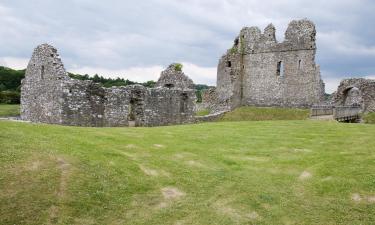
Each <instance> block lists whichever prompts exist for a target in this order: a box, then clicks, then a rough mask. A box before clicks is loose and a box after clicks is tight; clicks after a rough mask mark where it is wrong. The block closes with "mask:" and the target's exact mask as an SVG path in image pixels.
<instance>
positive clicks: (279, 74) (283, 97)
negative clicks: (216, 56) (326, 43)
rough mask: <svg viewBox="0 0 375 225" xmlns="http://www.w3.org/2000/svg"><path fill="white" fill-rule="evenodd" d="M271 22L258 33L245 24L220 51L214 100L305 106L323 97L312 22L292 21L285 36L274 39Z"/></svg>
mask: <svg viewBox="0 0 375 225" xmlns="http://www.w3.org/2000/svg"><path fill="white" fill-rule="evenodd" d="M275 31H276V30H275V27H274V26H273V25H272V24H270V25H269V26H267V27H266V28H265V30H264V32H263V33H262V32H261V30H260V29H259V28H258V27H245V28H243V29H242V30H241V32H240V34H239V36H238V37H237V38H236V39H235V41H234V45H233V47H232V48H231V49H229V50H228V51H227V53H226V54H225V55H223V56H222V57H221V59H220V60H219V64H218V69H217V87H216V92H217V94H216V95H217V96H218V104H219V105H223V104H224V103H225V102H227V104H228V106H227V107H229V108H231V109H233V108H236V107H238V106H241V105H254V106H281V107H310V106H312V105H313V104H318V103H319V102H321V101H323V99H324V83H323V82H322V80H321V77H320V69H319V66H318V65H316V63H315V53H316V43H315V36H316V30H315V25H314V24H313V23H312V22H311V21H309V20H306V19H304V20H298V21H292V22H291V23H290V24H289V26H288V29H287V30H286V33H285V41H284V42H281V43H278V42H277V40H276V35H275Z"/></svg>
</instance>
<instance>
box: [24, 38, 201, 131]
mask: <svg viewBox="0 0 375 225" xmlns="http://www.w3.org/2000/svg"><path fill="white" fill-rule="evenodd" d="M170 68H171V66H170V67H169V68H168V69H167V70H166V71H164V72H163V73H162V77H163V78H165V77H169V78H170V77H175V78H176V77H180V78H183V79H176V80H173V79H171V80H169V81H168V82H169V83H171V84H173V86H168V87H164V86H163V85H160V86H159V87H157V88H150V89H148V88H145V87H143V86H141V85H131V86H126V87H112V88H104V87H102V86H101V85H100V84H96V83H94V82H92V81H80V80H73V79H70V78H69V76H68V75H67V73H66V71H65V69H64V65H63V64H62V62H61V59H60V58H59V57H58V54H57V50H56V49H55V48H53V47H52V46H50V45H47V44H43V45H40V46H38V47H37V48H36V49H35V50H34V53H33V56H32V58H31V60H30V62H29V64H28V67H27V70H26V75H25V79H24V80H23V81H22V88H21V118H22V119H23V120H28V121H32V122H43V123H53V124H64V125H76V126H128V125H129V124H130V123H132V124H134V125H135V126H159V125H169V124H181V123H190V122H193V121H194V113H195V112H194V104H195V101H196V97H195V91H194V90H193V89H190V87H191V83H192V81H191V80H190V79H189V78H188V77H187V76H186V75H184V74H183V73H182V72H181V71H178V72H177V71H175V73H174V71H173V70H170ZM165 74H167V75H168V76H163V75H165ZM182 75H183V76H184V77H182ZM183 81H184V82H183ZM190 81H191V83H190ZM158 83H161V82H160V80H159V82H158ZM192 85H194V84H193V83H192ZM182 86H183V87H182Z"/></svg>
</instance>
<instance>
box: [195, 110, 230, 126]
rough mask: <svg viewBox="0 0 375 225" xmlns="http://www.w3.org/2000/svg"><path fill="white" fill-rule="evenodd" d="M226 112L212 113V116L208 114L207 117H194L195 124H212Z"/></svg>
mask: <svg viewBox="0 0 375 225" xmlns="http://www.w3.org/2000/svg"><path fill="white" fill-rule="evenodd" d="M227 112H228V111H222V112H216V113H213V114H209V115H206V116H196V117H195V122H197V123H199V122H214V121H217V120H219V119H220V118H221V117H222V116H224V114H225V113H227Z"/></svg>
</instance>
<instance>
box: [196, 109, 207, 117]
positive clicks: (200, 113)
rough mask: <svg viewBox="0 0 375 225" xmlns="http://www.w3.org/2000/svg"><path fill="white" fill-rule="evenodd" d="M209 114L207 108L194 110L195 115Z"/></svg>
mask: <svg viewBox="0 0 375 225" xmlns="http://www.w3.org/2000/svg"><path fill="white" fill-rule="evenodd" d="M209 114H210V110H208V109H202V110H200V111H198V112H196V114H195V115H196V116H207V115H209Z"/></svg>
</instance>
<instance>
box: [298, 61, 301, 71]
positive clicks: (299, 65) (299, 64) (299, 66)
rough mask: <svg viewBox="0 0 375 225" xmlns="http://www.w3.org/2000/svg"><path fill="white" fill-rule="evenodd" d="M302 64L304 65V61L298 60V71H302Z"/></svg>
mask: <svg viewBox="0 0 375 225" xmlns="http://www.w3.org/2000/svg"><path fill="white" fill-rule="evenodd" d="M301 63H302V60H298V69H299V70H300V69H301Z"/></svg>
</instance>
